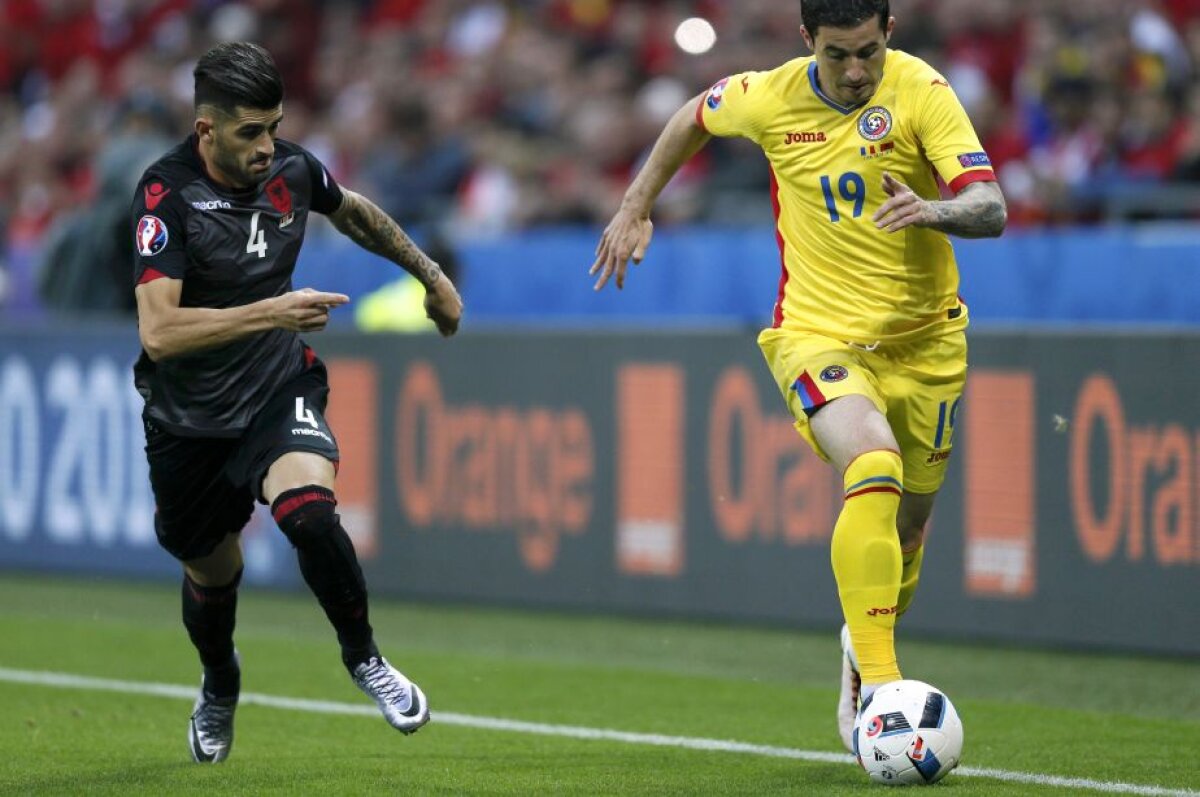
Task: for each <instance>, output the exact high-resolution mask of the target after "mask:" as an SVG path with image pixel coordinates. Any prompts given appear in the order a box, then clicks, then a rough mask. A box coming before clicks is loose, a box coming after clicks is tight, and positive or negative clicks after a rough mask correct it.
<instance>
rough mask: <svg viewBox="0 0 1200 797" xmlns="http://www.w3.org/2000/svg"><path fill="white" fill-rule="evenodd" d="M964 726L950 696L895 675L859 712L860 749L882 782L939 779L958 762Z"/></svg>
mask: <svg viewBox="0 0 1200 797" xmlns="http://www.w3.org/2000/svg"><path fill="white" fill-rule="evenodd" d="M962 746H963V727H962V721H961V720H959V718H958V712H957V711H955V709H954V704H953V703H951V702H950V698H948V697H946V695H945V694H943V693H942V692H941V691H940V690H938V689H936V688H934V687H932V686H930V685H929V684H927V683H922V682H921V681H893V682H892V683H889V684H884V685H883V686H880V687H879V688H878V689H876V690H875V694H873V695H872V696H871V699H870V700H868V701H867V702H866V703H865V704H864V705H863V707H862V708H861V709H859V712H858V720H857V721H856V723H855V726H854V755H855V756H857V757H858V763H859V764H861V765H862V768H863V769H865V770H866V771H867V774H868V775H870V776H871V780H873V781H876V782H877V783H885V784H888V785H890V786H905V785H910V784H916V785H924V784H927V783H935V782H937V781H939V780H941V779H942V778H943V777H945V776H946V773H948V772H949V771H950V770H952V769H954V768H955V767H956V766H958V760H959V758H960V757H961V756H962Z"/></svg>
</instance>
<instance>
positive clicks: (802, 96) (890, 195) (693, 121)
mask: <svg viewBox="0 0 1200 797" xmlns="http://www.w3.org/2000/svg"><path fill="white" fill-rule="evenodd" d="M801 15H802V17H803V23H804V24H803V26H802V27H801V28H800V35H801V37H802V38H803V39H804V43H805V44H806V45H807V46H808V47H809V48H810V49H811V50H812V51H813V55H812V56H811V57H807V58H796V59H794V60H792V61H788V62H787V63H785V64H783V65H782V66H780V67H778V68H776V69H773V70H770V71H767V72H743V73H741V74H737V75H731V76H730V77H727V78H725V79H724V80H721V81H719V82H718V83H717V84H716V85H714V86H713V87H712V88H710V89H709V90H708V91H706V92H704V93H702V94H700V95H698V96H697V97H695V98H693V99H692V100H691V101H689V102H688V103H687V104H686V105H685V106H684V107H683V108H681V109H680V110H679V111H678V112H677V113H676V114H675V115H674V117H672V119H671V121H670V122H668V124H667V126H666V128H665V129H664V130H663V132H662V134H661V135H660V136H659V139H658V141H657V142H656V143H655V145H654V148H653V150H652V152H651V154H650V157H649V159H648V160H647V162H646V164H645V166H644V167H643V168H642V170H641V172H640V173H639V174H638V175H637V177H636V178H635V179H634V181H633V183H632V185H630V187H629V189H628V191H627V192H626V194H625V197H624V200H623V202H622V203H621V207H620V209H619V210H618V211H617V213H616V215H615V216H614V217H613V219H612V221H611V222H610V223H609V225H608V227H607V228H606V229H605V231H604V235H603V237H602V238H601V240H600V244H599V246H598V247H597V250H596V261H595V263H594V264H593V266H592V268H591V273H592V274H593V275H599V277H598V279H597V281H596V289H597V290H599V289H601V288H602V287H603V286H604V285H605V284H606V283H607V282H608V281H609V279H610V278H615V281H616V285H617V287H618V288H621V287H623V286H624V282H625V272H626V268H627V265H628V261H629V260H630V259H632V260H633V261H634V262H635V263H638V262H641V260H642V258H643V257H644V256H645V253H646V247H647V246H648V245H649V243H650V236H651V232H652V230H653V225H652V224H651V222H650V210H651V207H652V206H653V204H654V200H655V199H656V198H657V196H658V194H659V192H660V191H661V190H662V188H663V187H664V186H665V185H666V184H667V182H668V181H669V180H670V178H671V177H672V175H674V174H675V172H676V171H677V170H678V169H679V167H680V166H681V165H682V164H683V163H684V162H685V161H686V160H687V159H688V158H690V157H691V156H692V155H694V154H695V153H696V152H697V151H699V150H700V148H701V147H703V146H704V144H705V142H707V141H708V139H709V137H710V136H714V135H716V136H744V137H746V138H749V139H750V140H752V141H754V142H755V143H757V144H758V145H759V146H760V147H762V150H763V152H764V153H765V154H766V156H767V159H768V161H769V162H770V165H771V172H772V181H771V194H772V197H771V198H772V204H773V206H774V210H775V237H776V240H777V241H778V244H779V254H780V259H781V261H782V273H781V276H780V280H779V295H778V297H777V298H776V301H775V307H774V312H773V318H772V324H771V326H770V328H768V329H765V330H764V331H763V332H762V333H761V334H760V335H759V338H758V342H759V346H760V347H761V348H762V351H763V354H764V355H765V357H766V360H767V364H768V365H769V367H770V369H771V372H772V374H773V375H774V377H775V381H776V383H777V384H778V385H779V389H780V391H781V392H782V394H783V396H784V398H785V400H786V401H787V404H788V408H789V409H790V410H791V412H792V414H793V416H794V417H795V419H796V428H797V429H798V431H799V432H800V434H801V435H803V436H804V438H805V439H806V440H807V441H808V443H809V444H810V445H811V446H812V447H813V449H814V450H815V451H816V452H817V454H819V455H820V456H821V457H822V458H823V459H825V460H827V461H828V462H830V463H831V464H832V465H833V466H834V467H835V468H837V469H838V472H840V473H841V474H842V475H843V482H844V486H845V503H844V505H843V508H842V511H841V514H840V515H839V517H838V520H837V523H836V524H835V526H834V530H833V539H832V543H831V548H832V552H831V559H832V563H833V571H834V575H835V577H836V579H837V585H838V594H839V597H840V599H841V604H842V611H843V614H844V616H845V623H846V625H845V627H844V628H843V632H842V646H843V650H844V655H843V678H842V696H841V700H840V701H839V706H838V725H839V731H840V732H841V735H842V740H843V742H845V743H846V745H847V747H850V746H851V743H850V734H851V730H852V728H853V723H854V717H855V714H856V712H857V711H858V709H859V705H860V699H861V700H862V701H863V702H865V701H867V700H869V699H870V696H871V694H872V693H873V692H874V690H875V688H876V687H878V686H879V685H880V684H883V683H887V682H889V681H893V680H896V679H899V678H900V677H901V674H900V669H899V666H898V664H897V661H896V651H895V646H894V642H893V632H894V629H895V624H896V618H897V616H898V615H900V614H902V613H903V612H904V611H905V609H907V608H908V605H909V604H910V603H911V601H912V598H913V593H914V591H915V589H916V586H917V578H918V574H919V572H920V567H921V558H922V552H923V547H922V546H923V538H924V532H925V524H926V521H927V520H928V519H929V515H930V512H931V510H932V508H933V502H934V496H935V495H936V494H937V491H938V488H939V487H941V484H942V479H943V478H944V475H945V469H946V460H947V458H948V457H949V454H950V449H951V445H952V442H953V434H954V421H955V415H956V412H957V410H958V406H959V399H960V397H961V395H962V390H963V384H964V379H965V375H966V352H967V348H966V339H965V336H964V332H963V330H964V329H965V328H966V326H967V308H966V305H965V304H963V302H962V301H961V299H959V297H958V268H957V266H956V264H955V259H954V251H953V249H952V248H951V245H950V241H949V239H948V237H947V236H948V235H958V236H962V237H967V238H982V237H994V236H998V235H1000V233H1001V232H1002V231H1003V230H1004V224H1005V220H1006V210H1005V203H1004V197H1003V195H1002V194H1001V192H1000V188H999V185H998V184H997V183H996V177H995V174H994V173H993V171H992V168H991V164H990V162H989V160H988V157H987V154H986V153H985V152H984V151H983V148H982V147H981V146H980V144H979V139H978V137H977V135H976V134H975V132H974V130H973V129H972V127H971V123H970V121H969V120H968V119H967V115H966V113H965V112H964V111H963V108H962V106H961V104H960V103H959V102H958V99H957V98H956V97H955V95H954V91H953V90H952V89H951V87H950V86H949V85H948V84H947V82H946V80H945V79H944V78H943V77H942V76H941V75H939V74H938V73H937V72H936V71H935V70H934V69H933V68H932V67H930V66H929V65H928V64H926V63H925V62H924V61H922V60H920V59H919V58H915V57H913V56H911V55H908V54H906V53H904V52H900V51H898V50H889V49H888V40H889V39H890V37H891V34H892V30H893V28H894V26H895V19H894V18H893V17H892V16H891V15H890V10H889V6H888V0H801ZM937 176H940V177H941V178H942V180H943V181H944V182H945V184H946V185H947V186H948V187H949V191H950V192H951V193H952V194H953V197H952V198H949V199H940V191H939V186H938V184H937V181H936V178H937Z"/></svg>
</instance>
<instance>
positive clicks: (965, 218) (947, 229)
mask: <svg viewBox="0 0 1200 797" xmlns="http://www.w3.org/2000/svg"><path fill="white" fill-rule="evenodd" d="M933 212H934V221H933V222H932V223H930V224H928V225H926V226H928V227H932V228H933V229H935V230H941V231H942V232H944V233H947V234H949V235H957V236H959V237H960V238H995V237H996V236H998V235H999V234H1000V233H1002V232H1004V225H1005V223H1006V222H1007V221H1008V208H1007V207H1006V205H1005V204H1004V194H1003V193H1001V191H1000V184H999V183H996V182H980V183H971V184H970V185H968V186H967V187H965V188H963V190H961V191H959V192H958V195H957V196H955V197H954V198H953V199H948V200H945V201H943V202H934V203H933Z"/></svg>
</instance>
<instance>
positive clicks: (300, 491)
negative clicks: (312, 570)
mask: <svg viewBox="0 0 1200 797" xmlns="http://www.w3.org/2000/svg"><path fill="white" fill-rule="evenodd" d="M336 506H337V500H336V499H335V498H334V495H333V491H332V490H330V489H328V488H326V487H321V486H319V485H316V484H309V485H305V486H304V487H297V488H295V489H292V490H284V491H283V492H282V493H280V494H279V496H278V497H276V499H275V500H274V501H273V502H272V503H271V514H272V515H273V516H274V518H275V523H276V524H278V526H279V529H280V531H282V532H283V534H284V536H285V537H287V538H288V541H289V542H291V544H292V545H293V546H295V547H296V548H301V549H303V548H305V547H308V546H309V545H311V544H313V543H316V542H321V541H323V540H325V539H327V538H328V537H329V535H330V534H331V533H332V532H333V530H334V529H335V528H336V527H337V523H338V518H337V515H336V514H335V512H334V509H335V508H336Z"/></svg>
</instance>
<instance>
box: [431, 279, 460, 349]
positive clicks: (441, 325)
mask: <svg viewBox="0 0 1200 797" xmlns="http://www.w3.org/2000/svg"><path fill="white" fill-rule="evenodd" d="M462 312H463V302H462V297H461V296H459V295H458V290H457V289H456V288H455V287H454V283H453V282H451V281H450V278H449V277H447V276H446V275H445V274H441V275H439V276H438V278H437V282H435V283H433V284H432V285H430V286H429V287H428V288H426V289H425V315H427V316H429V318H430V319H431V320H432V321H433V323H435V324H437V329H438V332H440V333H442V337H443V338H448V337H450V336H451V335H453V334H454V333H455V332H457V331H458V322H459V321H460V320H461V319H462Z"/></svg>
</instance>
